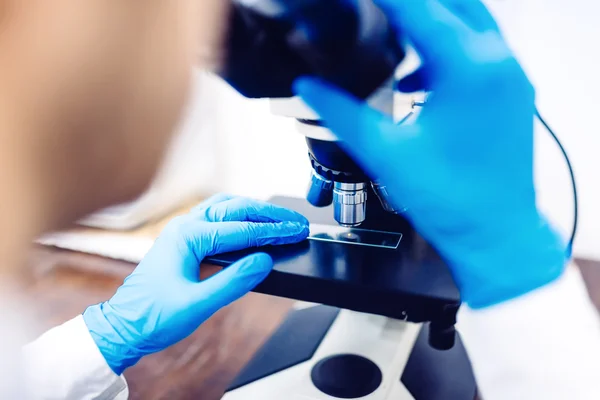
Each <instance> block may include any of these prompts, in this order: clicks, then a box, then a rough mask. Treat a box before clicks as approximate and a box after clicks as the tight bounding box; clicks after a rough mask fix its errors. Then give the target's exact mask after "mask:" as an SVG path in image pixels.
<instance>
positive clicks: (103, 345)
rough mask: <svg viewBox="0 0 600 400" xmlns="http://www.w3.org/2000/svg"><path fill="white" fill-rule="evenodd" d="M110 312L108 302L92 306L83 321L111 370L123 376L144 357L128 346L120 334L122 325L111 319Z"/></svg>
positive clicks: (84, 315) (85, 313)
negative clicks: (124, 372)
mask: <svg viewBox="0 0 600 400" xmlns="http://www.w3.org/2000/svg"><path fill="white" fill-rule="evenodd" d="M109 310H110V305H108V303H107V302H105V303H101V304H96V305H93V306H90V307H88V308H87V309H86V310H85V312H84V313H83V320H84V321H85V323H86V325H87V326H88V329H89V331H90V335H92V338H93V339H94V342H96V345H97V346H98V349H99V350H100V353H102V355H103V356H104V359H105V360H106V363H107V364H108V366H109V367H110V369H112V371H113V372H114V373H115V374H117V375H121V374H122V373H123V371H125V370H126V369H127V368H129V367H131V366H132V365H135V364H136V363H137V362H138V361H139V360H140V358H142V356H143V355H142V354H139V352H138V351H136V350H135V349H134V348H132V347H131V346H129V345H128V344H127V342H126V341H125V339H124V338H123V336H121V333H120V332H123V330H122V329H120V330H119V328H120V324H119V323H118V322H117V321H116V320H115V319H114V318H111V313H110V311H109ZM111 320H112V323H111V322H110V321H111ZM115 326H116V327H115Z"/></svg>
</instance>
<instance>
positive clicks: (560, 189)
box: [487, 0, 600, 258]
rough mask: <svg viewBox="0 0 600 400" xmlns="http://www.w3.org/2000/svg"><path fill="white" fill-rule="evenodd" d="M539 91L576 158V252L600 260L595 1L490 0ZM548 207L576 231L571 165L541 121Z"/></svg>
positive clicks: (598, 9)
mask: <svg viewBox="0 0 600 400" xmlns="http://www.w3.org/2000/svg"><path fill="white" fill-rule="evenodd" d="M487 3H488V4H489V5H490V7H491V9H492V10H493V11H494V12H495V14H496V16H497V18H498V20H499V21H500V24H501V27H502V28H503V31H504V33H505V36H506V37H507V40H508V41H509V43H510V44H511V46H512V48H513V50H514V51H515V53H516V54H517V56H518V57H519V60H520V61H521V63H522V65H523V66H524V68H525V69H526V71H527V73H528V75H529V78H530V79H531V80H532V82H533V83H534V85H535V87H536V90H537V104H538V107H539V109H540V111H541V113H542V115H543V116H544V117H545V118H546V120H547V122H548V123H549V124H550V125H551V127H552V128H553V129H554V130H555V132H556V133H557V134H558V135H559V138H560V139H561V141H562V142H563V145H564V146H565V147H566V149H567V152H568V153H569V156H570V158H571V161H572V162H573V164H574V168H575V173H576V178H577V187H578V190H579V197H580V199H579V205H580V208H579V211H580V220H579V222H580V226H579V230H578V236H577V240H576V243H575V248H574V252H575V254H576V255H578V256H582V257H591V258H600V180H599V179H597V176H598V175H597V174H598V172H600V119H599V117H600V99H599V98H598V93H600V77H599V75H598V71H600V44H599V43H598V39H599V38H600V23H599V22H600V21H599V20H598V17H600V3H599V2H597V1H593V0H488V1H487ZM536 134H537V135H536V139H537V142H536V145H537V152H536V157H537V160H536V161H537V165H536V174H537V176H536V178H537V186H538V193H539V197H540V205H541V207H542V208H543V209H544V210H545V211H546V212H547V214H548V215H549V216H551V218H552V220H553V221H555V223H556V224H557V225H558V226H559V227H560V228H561V229H562V230H563V232H565V233H568V232H570V228H571V223H572V216H573V212H572V196H571V188H570V183H569V177H568V174H567V169H566V166H565V164H564V162H563V160H562V158H561V155H560V153H559V151H558V149H557V147H556V145H555V144H554V143H553V142H552V141H551V139H550V138H549V135H548V134H547V133H546V132H545V131H544V130H543V128H542V127H541V126H539V127H538V129H537V132H536Z"/></svg>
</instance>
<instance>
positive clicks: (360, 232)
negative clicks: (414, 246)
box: [308, 224, 402, 249]
mask: <svg viewBox="0 0 600 400" xmlns="http://www.w3.org/2000/svg"><path fill="white" fill-rule="evenodd" d="M308 239H310V240H320V241H323V242H334V243H345V244H353V245H357V246H371V247H381V248H386V249H396V248H398V245H399V244H400V240H402V234H401V233H394V232H382V231H372V230H369V229H359V228H346V227H343V226H336V225H321V224H311V225H310V235H309V236H308Z"/></svg>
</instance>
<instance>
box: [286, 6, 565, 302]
mask: <svg viewBox="0 0 600 400" xmlns="http://www.w3.org/2000/svg"><path fill="white" fill-rule="evenodd" d="M379 3H380V5H381V7H382V8H383V9H384V11H386V14H387V15H388V16H389V17H390V19H391V20H392V21H393V23H394V24H395V25H396V26H397V27H398V29H399V31H402V32H403V34H405V35H406V36H408V39H409V40H410V41H411V42H412V44H413V45H414V46H415V48H416V50H417V52H418V53H419V55H420V57H421V59H422V60H423V67H422V68H421V69H420V70H418V71H417V72H416V73H415V74H413V75H410V76H409V77H407V78H406V79H404V80H403V81H401V85H400V87H401V88H404V89H407V88H408V89H410V90H415V89H423V86H424V85H425V86H426V87H427V88H428V89H429V90H431V91H432V92H433V93H432V94H431V95H430V98H429V100H428V102H427V104H426V105H425V107H424V108H423V110H422V112H421V114H420V115H419V117H418V119H417V121H416V122H415V123H413V124H411V125H402V126H398V125H395V124H394V122H393V121H392V119H391V118H388V117H387V116H385V115H382V114H380V113H378V112H376V111H375V110H373V109H371V108H369V107H368V106H367V105H366V104H364V103H363V102H360V101H358V100H357V99H355V98H352V97H351V96H350V95H348V94H346V93H343V92H341V91H340V90H338V89H336V88H334V87H332V86H330V85H328V84H327V83H325V82H321V81H318V80H315V79H310V78H305V79H300V80H299V81H297V82H296V86H295V87H296V91H297V92H298V94H299V95H301V97H302V98H303V99H304V101H305V102H306V103H307V104H308V105H309V106H311V107H312V108H313V109H314V110H315V111H316V112H317V113H318V114H319V115H320V116H321V118H322V119H323V121H324V122H325V123H326V124H327V126H328V127H329V128H330V129H331V130H332V131H333V132H334V133H335V134H336V135H337V136H338V137H339V139H340V140H341V145H342V146H343V147H344V148H345V149H346V150H347V151H348V153H349V154H350V155H351V156H353V157H354V158H355V159H356V160H357V162H359V163H360V164H361V165H362V166H363V168H365V170H366V171H367V172H368V173H369V175H370V176H371V177H372V178H375V179H380V180H381V181H382V182H383V183H384V184H386V185H387V187H388V189H389V191H390V193H391V195H392V197H393V199H394V200H395V202H396V203H398V204H402V205H405V206H407V207H408V212H407V216H408V218H409V219H410V220H411V221H412V223H413V224H414V226H415V228H416V229H417V230H418V231H419V232H420V233H421V234H422V235H423V236H424V237H425V238H426V239H428V240H429V241H430V242H431V243H432V244H433V245H434V246H435V247H436V248H437V249H438V251H439V252H440V253H441V255H442V256H443V257H444V258H445V260H446V261H447V262H448V264H449V266H450V268H451V270H452V273H453V276H454V278H455V280H456V282H457V284H458V286H459V289H460V291H461V295H462V298H463V300H464V301H465V302H466V303H467V304H468V305H470V306H471V307H473V308H479V307H486V306H490V305H493V304H496V303H498V302H502V301H505V300H508V299H511V298H513V297H516V296H520V295H522V294H524V293H527V292H529V291H531V290H533V289H535V288H537V287H539V286H542V285H544V284H546V283H548V282H551V281H552V280H554V279H555V278H557V277H558V276H560V275H561V273H562V271H563V268H564V265H565V261H566V260H565V252H564V244H563V242H562V240H561V239H560V238H559V236H558V235H557V234H556V233H555V232H554V231H553V230H552V229H551V228H550V227H549V226H548V223H547V222H546V220H545V218H544V217H543V216H541V215H540V213H539V212H538V210H537V208H536V196H535V190H534V181H533V118H534V109H535V108H534V90H533V87H532V85H531V84H530V82H529V81H528V79H527V77H526V76H525V74H524V72H523V70H522V69H521V67H520V66H519V64H518V62H517V61H516V59H515V58H514V56H513V54H512V53H511V52H510V50H509V49H508V47H507V45H506V43H505V42H504V40H503V38H502V36H501V34H500V32H499V30H498V27H497V25H496V23H495V22H494V19H493V18H492V16H491V15H490V14H489V12H488V10H487V9H486V8H485V6H484V5H483V4H482V3H481V2H480V1H478V0H469V1H453V0H420V1H393V0H379Z"/></svg>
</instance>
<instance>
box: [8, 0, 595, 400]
mask: <svg viewBox="0 0 600 400" xmlns="http://www.w3.org/2000/svg"><path fill="white" fill-rule="evenodd" d="M379 3H380V4H381V5H382V6H383V7H384V9H385V10H386V11H387V12H388V14H389V15H390V16H391V18H392V19H393V20H394V22H395V23H396V24H398V25H399V26H401V27H402V28H403V29H405V30H406V34H407V35H408V36H409V37H410V39H411V41H412V42H414V43H415V47H416V48H417V51H418V52H419V53H420V55H421V56H422V57H424V58H425V59H426V60H427V61H428V63H427V64H426V66H427V69H426V70H425V71H421V72H420V73H419V75H420V76H418V77H417V78H418V79H417V78H415V77H413V78H412V79H414V81H413V82H412V83H413V84H410V85H408V86H410V87H413V88H414V87H415V84H414V83H415V81H416V82H417V83H418V82H419V81H427V82H426V83H427V86H428V88H431V89H433V90H434V92H435V93H436V96H435V97H434V98H433V100H432V101H431V103H430V104H429V106H428V108H427V109H426V110H425V111H424V112H423V114H422V116H421V117H420V119H419V120H418V122H417V123H416V124H415V125H413V126H410V127H397V126H396V125H394V124H392V123H391V122H390V121H388V120H387V119H386V118H385V117H384V116H381V115H379V114H377V113H376V112H374V111H372V110H370V109H368V108H366V107H365V106H364V105H363V104H362V103H361V102H359V101H357V100H355V99H353V98H352V97H350V96H348V95H346V94H344V93H343V92H341V91H339V90H337V89H335V88H332V87H331V86H329V85H328V84H326V83H323V82H320V81H316V80H313V79H303V80H300V81H299V82H298V84H297V86H296V88H297V90H298V92H299V94H300V95H301V96H302V97H303V98H304V99H305V100H306V102H307V103H308V104H310V105H311V106H312V107H313V108H314V109H315V110H316V111H317V112H318V113H319V114H321V116H322V117H323V118H324V120H325V121H326V122H327V123H328V124H329V126H330V127H331V129H332V130H333V131H334V132H335V133H336V134H338V135H339V136H340V138H342V139H343V140H345V141H346V143H347V148H348V151H349V152H350V153H351V154H353V155H354V156H355V157H356V158H357V159H358V160H359V161H361V163H362V164H363V166H364V167H365V168H366V169H367V170H369V171H388V173H387V175H386V176H382V177H381V178H382V179H384V180H385V181H386V184H387V185H389V187H390V188H391V189H392V190H393V194H394V196H396V197H397V198H400V197H401V198H402V201H403V202H406V201H409V203H410V204H408V205H409V210H411V211H409V214H408V217H409V219H411V221H412V222H413V223H414V224H415V226H416V227H417V229H418V230H419V231H420V232H421V233H422V234H423V236H424V237H426V238H427V239H428V240H429V241H431V242H432V244H433V245H434V246H436V248H438V249H439V250H440V253H441V254H442V256H443V257H444V258H445V259H446V260H447V261H448V264H449V266H450V269H451V271H452V273H453V275H454V278H455V280H456V281H457V284H458V286H459V289H460V290H461V295H462V296H463V298H464V299H465V303H466V306H465V308H464V311H463V320H464V322H465V323H464V325H463V326H464V328H462V332H463V333H464V335H465V340H466V346H467V349H468V351H469V355H470V357H471V359H472V361H473V365H474V368H475V374H476V376H477V379H478V383H479V386H480V389H481V392H482V394H483V396H484V398H486V399H506V398H510V399H513V398H544V399H551V398H556V399H558V398H570V399H575V398H577V399H584V398H595V397H597V395H598V394H599V393H600V389H599V386H598V385H599V384H600V379H597V377H598V371H599V369H598V368H597V367H598V362H599V360H600V323H599V321H598V317H597V315H596V314H595V311H594V310H593V308H592V306H591V304H590V302H589V298H587V294H586V292H585V287H584V286H583V283H582V281H581V277H580V276H578V274H577V272H576V270H575V268H573V267H568V264H569V260H568V257H566V256H565V253H564V246H563V244H562V243H561V240H560V239H559V238H558V236H557V235H556V234H555V232H554V231H553V229H552V228H551V227H550V226H549V225H548V224H547V223H546V221H545V219H544V218H543V216H541V215H540V214H539V213H538V211H537V208H536V205H535V191H534V188H533V180H532V176H531V175H532V170H531V169H532V165H531V164H532V160H531V159H532V154H531V153H532V135H533V127H532V120H533V107H532V104H533V99H534V94H533V89H532V87H531V85H530V84H529V82H528V81H527V78H526V77H525V76H524V74H523V72H522V71H521V69H520V68H519V65H518V63H517V62H516V60H515V59H514V57H513V56H512V54H511V53H510V51H509V50H508V48H507V47H506V45H505V43H504V41H503V40H502V37H501V35H500V33H499V32H498V30H497V27H496V26H495V24H494V21H493V19H492V18H491V16H489V14H488V13H487V12H486V10H485V8H484V7H483V6H482V5H481V3H479V1H477V0H439V1H438V0H423V1H419V2H413V1H401V0H397V1H393V0H386V1H383V0H381V1H379ZM223 8H224V7H223V6H222V2H221V1H219V0H204V1H192V0H189V1H185V0H182V1H170V0H162V1H161V0H156V1H148V2H137V1H132V0H126V1H118V2H117V1H112V2H107V1H101V0H90V1H87V2H79V1H76V0H59V1H55V2H45V1H42V0H32V1H28V2H23V1H18V0H0V60H2V61H1V62H0V88H2V89H1V90H0V140H1V141H2V142H1V143H0V152H2V154H1V157H0V162H2V163H3V164H2V165H1V166H0V171H1V172H0V174H2V180H1V182H2V184H3V188H2V193H3V203H2V207H1V208H0V209H1V210H2V211H1V212H2V213H3V215H2V218H0V223H1V224H2V226H1V228H0V232H1V235H2V241H1V244H0V246H2V251H1V254H2V257H3V259H2V265H1V266H0V271H1V275H0V277H1V279H2V280H1V284H2V291H1V293H2V300H1V303H0V307H2V313H1V315H2V317H3V321H2V324H1V325H0V352H1V354H2V357H0V368H1V370H0V374H1V375H0V376H1V378H0V385H1V387H0V393H1V394H2V397H3V398H27V397H28V396H31V397H35V398H73V399H82V398H126V397H127V386H126V383H125V381H124V379H123V377H122V372H123V371H124V370H125V369H126V368H128V367H130V366H131V365H134V364H135V363H136V362H137V361H138V360H139V359H140V358H141V357H143V356H145V355H147V354H151V353H154V352H157V351H160V350H162V349H164V348H166V347H168V346H170V345H171V344H173V343H176V342H178V341H179V340H181V339H183V338H185V337H186V336H188V335H189V334H191V333H192V332H193V331H194V330H195V329H196V328H197V327H198V325H199V324H201V323H202V322H203V321H204V320H206V319H207V318H209V317H210V316H211V315H212V314H213V313H214V312H215V311H216V310H218V309H219V308H220V307H223V306H224V305H226V304H228V303H230V302H231V301H234V300H235V299H237V298H239V297H240V296H242V295H244V294H245V293H246V292H247V291H249V290H251V289H252V288H253V287H254V286H255V285H256V284H257V283H258V282H260V281H261V280H262V279H263V278H264V277H265V276H266V275H267V274H268V272H269V271H270V268H271V266H272V261H271V260H270V258H269V257H268V256H266V255H264V254H260V253H259V254H255V255H252V256H250V257H248V258H246V259H243V260H241V261H240V262H238V263H236V264H235V265H233V266H231V267H229V268H227V269H226V270H225V271H223V272H222V273H219V274H217V275H216V276H214V277H212V278H210V279H208V280H205V281H203V282H198V265H199V264H200V262H201V260H202V258H203V257H204V256H206V255H209V254H214V253H216V252H222V251H230V250H235V249H240V248H244V247H251V246H260V245H264V244H285V243H293V242H296V241H300V240H303V239H304V238H305V237H306V236H307V234H308V227H307V225H308V222H307V221H306V220H305V219H304V217H302V216H300V215H298V214H296V213H294V212H292V211H289V210H285V209H281V208H278V207H274V206H271V205H268V204H265V203H261V202H256V201H252V200H248V199H243V198H236V197H231V196H226V195H218V196H215V197H213V198H211V199H209V200H207V201H206V202H205V203H203V204H201V205H199V206H198V207H196V208H195V209H193V210H192V211H191V212H190V213H189V214H187V215H185V216H182V217H179V218H177V219H175V220H174V221H173V222H171V223H170V224H169V226H168V227H167V228H166V229H165V231H164V232H163V233H162V234H161V235H160V237H159V238H158V239H157V241H156V243H155V245H154V247H153V248H152V249H151V250H150V252H149V253H148V255H147V256H146V257H145V259H144V260H143V261H142V262H141V263H140V265H139V266H138V267H137V268H136V270H135V271H134V273H133V274H132V275H131V276H130V277H128V278H127V279H126V280H125V282H124V284H123V286H122V287H121V288H119V290H118V291H117V293H116V294H115V295H114V297H113V298H112V299H110V300H109V301H107V302H105V303H102V304H98V305H93V306H90V307H89V308H88V309H87V310H85V312H83V314H82V315H81V316H78V317H76V318H75V319H73V320H71V321H68V322H66V323H65V324H64V325H61V326H59V327H56V328H54V329H52V330H50V331H49V332H47V333H46V334H44V335H42V337H40V338H38V339H37V340H35V341H33V342H32V343H30V344H28V345H26V346H24V347H23V350H21V346H22V345H23V344H24V343H25V342H26V341H27V340H29V339H32V338H30V337H28V335H27V326H28V323H31V321H28V320H27V299H26V298H23V297H22V296H19V294H18V293H19V291H20V288H22V287H23V286H24V285H26V276H25V275H24V273H23V271H24V268H23V264H24V263H25V257H26V254H27V249H28V247H29V245H30V242H31V240H32V239H33V238H35V237H36V236H37V235H39V234H41V233H42V232H46V231H51V230H56V229H60V228H62V227H65V226H67V225H68V224H69V223H71V222H72V221H74V220H77V219H78V218H80V217H82V216H84V215H86V214H88V213H90V212H92V211H94V210H96V209H98V208H101V207H104V206H107V205H109V204H113V203H117V202H121V201H125V200H127V199H130V198H132V197H134V196H135V195H136V194H138V193H139V192H140V191H142V190H143V189H144V188H145V186H146V185H147V184H148V183H149V181H150V180H151V177H152V174H153V172H154V171H155V169H156V167H157V165H158V163H159V161H160V159H161V155H162V151H163V149H164V148H165V147H166V143H167V141H168V137H169V135H170V133H171V132H172V131H173V129H174V127H175V125H176V123H177V120H178V118H179V114H180V112H181V109H182V107H183V105H184V103H185V100H186V95H187V90H188V87H189V79H190V74H191V69H192V66H193V65H194V64H195V63H196V62H197V61H198V58H199V55H200V59H201V60H202V61H204V63H205V64H204V66H205V67H209V65H208V64H207V63H208V61H209V60H211V57H203V56H204V55H211V54H217V53H222V52H221V51H220V50H219V49H218V47H219V43H220V36H221V34H222V30H221V22H222V21H223V16H224V13H225V12H226V10H224V9H223ZM198 49H202V51H201V52H200V53H199V50H198ZM205 51H206V52H205ZM202 61H201V62H202ZM216 61H218V60H216ZM213 66H214V65H210V67H213ZM422 78H425V79H422ZM416 86H417V87H418V86H420V84H416ZM404 87H405V88H406V87H407V86H404ZM504 89H506V90H504ZM508 94H510V96H508ZM515 99H516V100H515ZM512 101H517V102H518V104H517V105H514V106H513V104H512V103H511V102H512ZM473 110H477V112H473ZM366 133H368V136H365V134H366ZM458 134H460V135H458ZM484 134H485V136H484ZM457 135H458V136H457ZM450 138H451V140H450ZM433 139H435V140H433ZM490 140H492V141H493V145H492V146H490ZM359 150H360V151H359ZM411 155H412V156H411ZM511 156H512V157H516V161H515V162H513V163H509V164H508V163H507V162H506V160H507V158H508V157H511ZM411 157H412V158H411ZM415 157H417V158H416V159H415ZM405 162H411V163H415V162H418V164H417V165H419V167H420V168H419V170H420V171H421V172H422V173H421V174H420V175H419V177H418V179H414V177H411V176H410V175H407V174H406V171H410V170H413V168H406V165H405V164H403V163H405ZM411 165H412V164H411ZM507 165H510V168H507ZM565 304H568V307H566V306H565ZM557 312H558V313H559V314H560V315H561V316H562V318H563V319H566V321H560V320H558V321H557V319H556V313H557ZM563 322H564V323H563ZM511 350H514V351H511ZM19 366H20V367H21V368H19Z"/></svg>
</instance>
